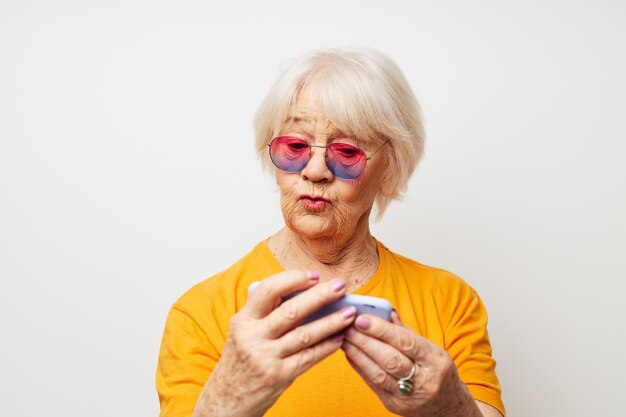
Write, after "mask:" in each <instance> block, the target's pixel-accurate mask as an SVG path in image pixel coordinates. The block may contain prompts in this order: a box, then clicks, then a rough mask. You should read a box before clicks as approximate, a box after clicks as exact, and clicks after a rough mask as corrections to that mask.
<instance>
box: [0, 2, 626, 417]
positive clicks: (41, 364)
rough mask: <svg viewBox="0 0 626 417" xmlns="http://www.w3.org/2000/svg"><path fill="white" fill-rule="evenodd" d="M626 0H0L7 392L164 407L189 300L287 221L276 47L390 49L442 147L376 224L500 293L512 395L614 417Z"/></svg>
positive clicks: (625, 178)
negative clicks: (270, 100)
mask: <svg viewBox="0 0 626 417" xmlns="http://www.w3.org/2000/svg"><path fill="white" fill-rule="evenodd" d="M624 22H626V5H625V3H624V2H621V1H617V0H616V1H609V0H598V1H593V2H592V1H538V0H537V1H535V0H533V1H517V2H511V1H496V0H493V1H487V0H479V1H472V2H469V1H467V2H463V1H458V2H446V1H385V2H383V1H366V0H360V1H327V0H321V1H309V2H295V1H263V2H260V1H259V2H255V1H248V2H235V1H233V2H230V3H228V4H226V3H225V2H212V1H188V0H178V1H148V0H137V1H114V0H102V1H100V0H98V1H65V0H55V1H18V0H13V1H11V0H0V283H1V286H0V337H1V341H0V393H1V394H0V415H2V416H3V417H23V416H35V415H51V416H72V417H73V416H86V415H89V416H112V415H115V416H155V415H156V414H157V413H158V402H157V396H156V392H155V388H154V374H155V366H156V361H157V354H158V349H159V343H160V339H161V333H162V329H163V325H164V320H165V317H166V314H167V312H168V309H169V307H170V306H171V304H172V303H173V302H174V301H175V300H176V298H177V297H178V296H180V295H181V294H182V293H183V292H184V291H185V290H186V289H188V288H189V287H190V286H192V285H193V284H194V283H196V282H198V281H201V280H202V279H204V278H206V277H208V276H210V275H212V274H214V273H216V272H218V271H220V270H222V269H224V268H226V267H227V266H228V265H230V264H231V263H232V262H234V261H235V260H236V259H238V258H239V257H240V256H242V255H243V254H245V253H246V252H247V251H248V250H249V249H250V248H251V247H252V246H253V245H255V244H256V243H257V242H258V241H260V240H262V239H264V238H265V237H267V236H268V235H270V234H271V233H273V232H275V231H276V230H277V229H278V228H279V227H281V225H282V219H281V217H280V211H279V206H278V194H277V192H276V190H275V185H274V184H273V181H272V178H270V177H268V176H267V175H264V174H263V173H262V171H261V168H260V165H259V163H258V161H257V160H256V156H255V154H254V151H253V134H252V127H251V124H252V117H253V114H254V111H255V109H256V106H257V105H258V104H259V103H260V101H261V99H262V97H263V95H264V94H265V93H266V91H267V90H268V88H269V86H270V84H271V82H272V80H273V78H274V77H275V76H276V74H277V70H278V68H279V66H280V64H281V63H282V62H283V61H285V60H286V59H288V58H292V57H294V56H298V55H301V54H302V53H304V52H306V51H308V50H310V49H314V48H321V47H341V46H351V45H352V46H370V47H374V48H377V49H380V50H381V51H383V52H385V53H387V54H388V55H390V56H391V57H392V58H393V59H394V60H396V62H397V63H398V64H399V66H400V67H401V68H402V70H403V71H404V72H405V75H406V77H407V78H408V80H409V82H410V84H411V85H412V87H413V88H414V90H415V93H416V94H417V96H418V98H419V99H420V101H421V103H422V106H423V110H424V116H425V120H426V125H427V134H428V139H427V148H426V157H425V159H424V160H423V163H422V164H421V166H420V168H419V170H418V172H417V173H416V175H415V176H414V178H413V180H412V181H411V184H410V188H409V191H408V193H407V196H406V198H405V200H404V202H402V203H394V204H392V206H391V207H390V209H389V210H388V212H387V214H386V215H385V217H384V218H383V220H382V221H381V222H380V223H378V224H375V225H373V230H374V233H375V235H376V236H377V237H378V238H379V239H381V240H382V241H383V242H385V243H386V244H387V245H388V246H389V247H390V248H391V249H392V250H395V251H397V252H399V253H401V254H403V255H406V256H409V257H411V258H414V259H416V260H419V261H421V262H423V263H426V264H430V265H434V266H439V267H442V268H445V269H448V270H451V271H453V272H455V273H457V274H459V275H460V276H462V277H463V278H464V279H465V280H466V281H468V282H469V283H470V284H471V285H472V286H474V287H475V288H476V289H477V290H478V292H479V293H480V294H481V296H482V298H483V300H484V301H485V304H486V305H487V308H488V311H489V313H490V325H489V331H490V335H491V338H492V343H493V348H494V354H495V356H496V359H497V360H498V368H497V370H498V374H499V377H500V379H501V382H502V386H503V398H504V401H505V404H506V406H507V408H508V413H509V416H535V417H540V416H555V415H561V416H569V417H575V416H581V417H582V416H589V415H594V416H616V415H620V414H621V413H622V412H623V402H622V401H623V398H622V396H623V389H624V387H625V386H626V384H625V383H624V375H625V374H626V366H625V365H624V361H623V355H624V353H625V351H626V340H625V338H626V336H625V335H626V326H625V325H624V317H626V308H625V307H624V304H625V303H624V301H623V298H624V292H625V289H626V288H625V285H624V280H625V278H626V268H625V267H624V262H625V260H626V220H625V219H626V169H625V161H626V159H625V158H626V145H625V143H626V124H625V120H626V82H625V80H626V77H625V76H624V74H626V52H625V51H626V25H624Z"/></svg>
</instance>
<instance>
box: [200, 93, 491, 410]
mask: <svg viewBox="0 0 626 417" xmlns="http://www.w3.org/2000/svg"><path fill="white" fill-rule="evenodd" d="M278 135H292V136H297V137H300V138H302V139H305V140H307V141H308V142H309V143H311V144H314V145H321V146H325V145H328V144H329V143H331V142H332V141H340V142H348V143H352V144H354V145H357V146H359V147H361V148H362V149H363V150H364V151H365V152H366V154H368V155H370V154H371V152H372V151H373V150H374V149H373V146H372V144H367V143H357V141H355V140H354V139H352V138H350V137H346V135H345V134H343V133H342V132H341V131H339V130H338V129H336V128H335V127H334V126H333V125H332V123H331V122H330V120H329V119H328V118H327V117H326V116H325V114H324V111H323V108H322V107H321V104H320V100H319V97H318V96H317V95H316V94H315V93H314V92H313V91H310V90H305V91H303V92H301V94H300V96H299V98H298V100H297V101H296V104H295V106H294V107H293V109H292V111H291V114H290V117H289V120H288V121H287V123H286V124H285V126H283V128H282V129H281V130H280V132H279V133H278ZM385 164H386V160H385V158H384V156H383V153H382V152H381V154H380V156H376V157H374V158H372V159H371V160H369V161H368V163H367V168H366V169H365V172H364V173H363V174H362V175H361V176H360V177H359V178H357V179H355V180H350V181H348V180H342V179H338V178H335V177H334V176H333V175H332V173H331V172H330V171H329V170H328V167H327V166H326V162H325V160H324V149H321V148H313V151H312V156H311V160H310V161H309V163H308V164H307V165H306V167H305V168H304V169H303V170H302V171H301V172H296V173H287V172H283V171H280V170H278V169H276V170H275V176H276V182H277V184H278V187H279V189H280V195H281V209H282V212H283V217H284V220H285V225H286V228H284V229H282V230H281V231H279V232H278V233H277V234H276V235H274V236H272V237H271V238H270V240H269V241H268V245H269V247H270V250H272V252H273V254H274V255H275V256H276V258H277V259H278V260H279V261H280V263H281V265H282V266H283V267H284V268H285V269H286V270H287V272H283V273H280V274H276V275H273V276H271V277H268V278H266V279H265V280H263V281H262V282H261V284H260V285H259V287H257V289H256V290H255V291H254V292H253V294H252V295H251V297H250V299H249V300H248V303H247V304H246V305H245V306H244V308H243V309H242V310H241V311H239V312H238V313H237V314H236V315H235V316H234V317H233V318H232V320H231V323H230V331H229V334H228V338H227V341H226V345H225V347H224V350H223V352H222V356H221V358H220V360H219V362H218V364H217V366H216V368H215V370H214V371H213V373H212V374H211V377H210V378H209V380H208V381H207V383H206V385H205V387H204V390H203V392H202V394H201V395H200V398H199V400H198V402H197V404H196V409H195V411H194V416H195V417H200V416H261V415H263V414H264V413H265V412H266V411H267V410H268V409H269V408H270V407H271V406H272V404H274V402H275V401H276V400H277V399H278V397H279V396H280V395H281V394H282V393H283V392H284V390H285V389H287V387H289V385H290V384H291V383H292V382H293V381H294V380H295V379H296V378H297V377H298V376H299V375H301V374H302V373H304V372H306V370H308V369H309V368H310V367H311V366H313V365H314V364H316V363H318V362H319V361H321V360H323V359H324V358H326V357H327V356H329V355H330V354H332V353H333V352H335V351H337V350H338V349H343V351H344V352H345V355H346V358H347V359H348V361H349V362H350V364H351V365H352V367H353V368H354V369H355V370H356V372H358V373H359V375H361V377H362V378H363V379H364V381H365V382H366V383H367V384H368V385H369V386H370V388H371V389H372V391H373V392H374V393H375V394H376V395H377V396H378V397H379V398H380V400H381V402H382V403H383V404H384V405H385V407H387V409H389V410H390V411H391V412H393V413H396V414H399V415H403V416H412V417H413V416H415V417H418V416H419V417H426V416H428V417H435V416H438V417H446V416H449V417H452V416H459V417H460V416H463V417H472V416H481V415H483V416H486V417H497V416H500V413H499V412H498V411H497V410H495V409H494V408H492V407H490V406H488V405H486V404H482V403H479V402H475V401H474V400H473V398H472V397H471V395H470V393H469V391H468V390H467V387H466V386H465V385H464V384H463V382H462V381H461V380H460V379H459V376H458V373H457V371H456V367H455V366H454V363H453V362H452V359H451V358H450V357H449V356H448V354H447V353H446V352H445V351H444V350H443V349H441V348H439V347H437V346H436V345H434V344H433V343H431V342H430V341H428V340H427V339H425V338H423V337H421V336H419V335H417V334H415V333H414V332H413V331H412V330H410V329H408V328H407V327H405V326H403V325H402V323H401V321H400V319H399V317H398V316H397V314H395V313H394V315H393V321H392V323H389V322H385V321H383V320H380V319H378V318H376V317H370V316H360V317H359V318H357V320H358V323H357V324H358V325H356V324H355V317H354V314H355V312H354V309H353V308H348V309H344V310H342V311H339V312H336V313H333V314H331V315H329V316H327V317H324V318H322V319H320V320H318V321H315V322H313V323H310V324H307V325H304V326H301V327H298V326H297V324H298V323H299V321H301V320H302V319H303V318H304V317H306V316H307V315H308V314H309V313H311V312H313V311H315V310H317V309H318V308H319V307H321V306H322V305H325V304H328V303H330V302H332V301H334V300H336V299H338V298H340V297H342V296H343V295H344V294H345V293H346V291H347V290H354V289H357V288H359V287H361V286H362V285H364V283H365V282H367V280H368V279H369V278H371V276H372V275H373V274H374V273H375V271H376V269H377V268H378V255H377V252H376V245H375V243H374V241H373V239H372V237H371V235H370V232H369V215H370V212H371V209H372V205H373V202H374V198H375V196H376V194H377V193H378V192H379V191H380V187H381V173H382V171H383V170H384V168H385ZM303 195H308V196H316V197H321V198H324V199H326V200H327V203H326V204H324V205H323V207H312V206H311V205H307V204H306V203H305V202H304V201H303V199H302V196H303ZM304 269H306V270H309V271H317V273H312V272H308V273H306V272H304V271H303V270H304ZM335 277H344V278H345V281H344V280H337V279H334V278H335ZM296 290H304V292H303V293H302V294H300V295H298V296H297V297H294V298H291V299H289V300H288V301H286V302H284V303H282V304H281V299H282V297H284V296H286V295H289V294H291V293H293V292H294V291H296ZM413 363H415V364H417V365H418V368H417V369H418V372H417V374H416V375H415V377H414V381H415V387H414V389H413V392H412V393H411V394H410V395H406V396H405V395H401V394H399V393H398V389H397V386H396V381H397V379H398V378H400V377H402V376H405V375H406V374H407V373H408V372H409V371H410V369H411V367H412V364H413ZM481 411H482V414H481Z"/></svg>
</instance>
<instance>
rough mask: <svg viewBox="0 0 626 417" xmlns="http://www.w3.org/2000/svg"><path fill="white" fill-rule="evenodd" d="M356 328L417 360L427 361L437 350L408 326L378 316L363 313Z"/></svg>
mask: <svg viewBox="0 0 626 417" xmlns="http://www.w3.org/2000/svg"><path fill="white" fill-rule="evenodd" d="M354 328H356V329H357V330H358V331H359V332H361V333H363V334H366V335H368V336H371V337H374V338H376V339H378V340H380V341H382V342H385V343H387V344H389V345H391V346H393V347H395V348H396V349H398V350H399V351H400V352H402V353H403V354H404V355H406V356H407V357H409V358H410V359H412V360H413V361H415V362H423V361H427V359H428V357H429V356H431V355H433V354H434V353H435V352H436V349H435V347H434V345H433V344H432V342H431V341H429V340H428V339H426V338H424V337H422V336H419V335H417V334H416V333H415V332H413V330H411V329H409V328H408V327H406V326H403V325H401V326H398V325H395V324H392V323H390V322H388V321H386V320H383V319H381V318H379V317H376V316H371V315H367V314H361V315H360V316H358V317H357V318H356V320H355V322H354Z"/></svg>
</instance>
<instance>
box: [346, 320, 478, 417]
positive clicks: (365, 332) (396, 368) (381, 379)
mask: <svg viewBox="0 0 626 417" xmlns="http://www.w3.org/2000/svg"><path fill="white" fill-rule="evenodd" d="M342 349H343V350H344V352H345V354H346V357H347V358H348V361H349V362H350V364H351V365H352V367H353V368H354V369H355V370H356V372H358V373H359V375H361V377H362V378H363V380H365V382H366V383H367V384H368V385H369V386H370V388H371V389H372V390H373V391H374V392H375V393H376V395H378V397H379V398H380V400H381V401H382V402H383V404H384V405H385V407H386V408H387V409H388V410H389V411H391V412H392V413H395V414H399V415H402V416H407V417H408V416H411V417H413V416H415V417H418V416H419V417H427V416H428V417H430V416H450V417H451V416H464V417H472V416H482V414H481V412H480V410H479V409H478V407H477V405H476V402H475V401H474V399H473V398H472V395H471V394H470V392H469V390H468V389H467V387H466V386H465V384H464V383H463V381H461V379H460V378H459V375H458V372H457V369H456V366H455V365H454V362H453V361H452V358H451V357H450V356H449V355H448V353H447V352H446V351H445V350H443V349H441V348H440V347H438V346H437V345H435V344H434V343H432V342H431V341H430V340H428V339H426V338H424V337H421V336H419V335H417V334H415V333H414V332H413V331H412V330H411V329H409V328H408V327H406V326H404V325H403V324H402V322H401V321H400V318H399V317H398V314H397V313H396V312H395V311H394V312H393V313H392V322H391V323H389V322H387V321H385V320H383V319H380V318H378V317H374V316H369V315H361V316H359V317H358V318H357V319H356V321H355V324H354V325H353V326H351V327H350V328H349V329H348V330H347V332H346V338H345V340H344V343H343V346H342ZM413 366H415V367H416V368H415V373H414V375H413V377H412V384H413V386H412V390H411V391H410V392H409V393H406V394H405V393H403V392H401V391H400V389H399V387H398V380H399V379H401V378H404V377H406V376H408V375H409V374H410V373H411V372H412V368H413Z"/></svg>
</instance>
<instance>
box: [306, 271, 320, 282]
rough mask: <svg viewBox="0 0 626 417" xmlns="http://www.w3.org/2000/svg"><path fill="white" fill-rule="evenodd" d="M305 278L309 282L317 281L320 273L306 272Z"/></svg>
mask: <svg viewBox="0 0 626 417" xmlns="http://www.w3.org/2000/svg"><path fill="white" fill-rule="evenodd" d="M306 276H307V278H308V279H310V280H311V281H317V280H319V279H320V273H319V272H317V271H306Z"/></svg>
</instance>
